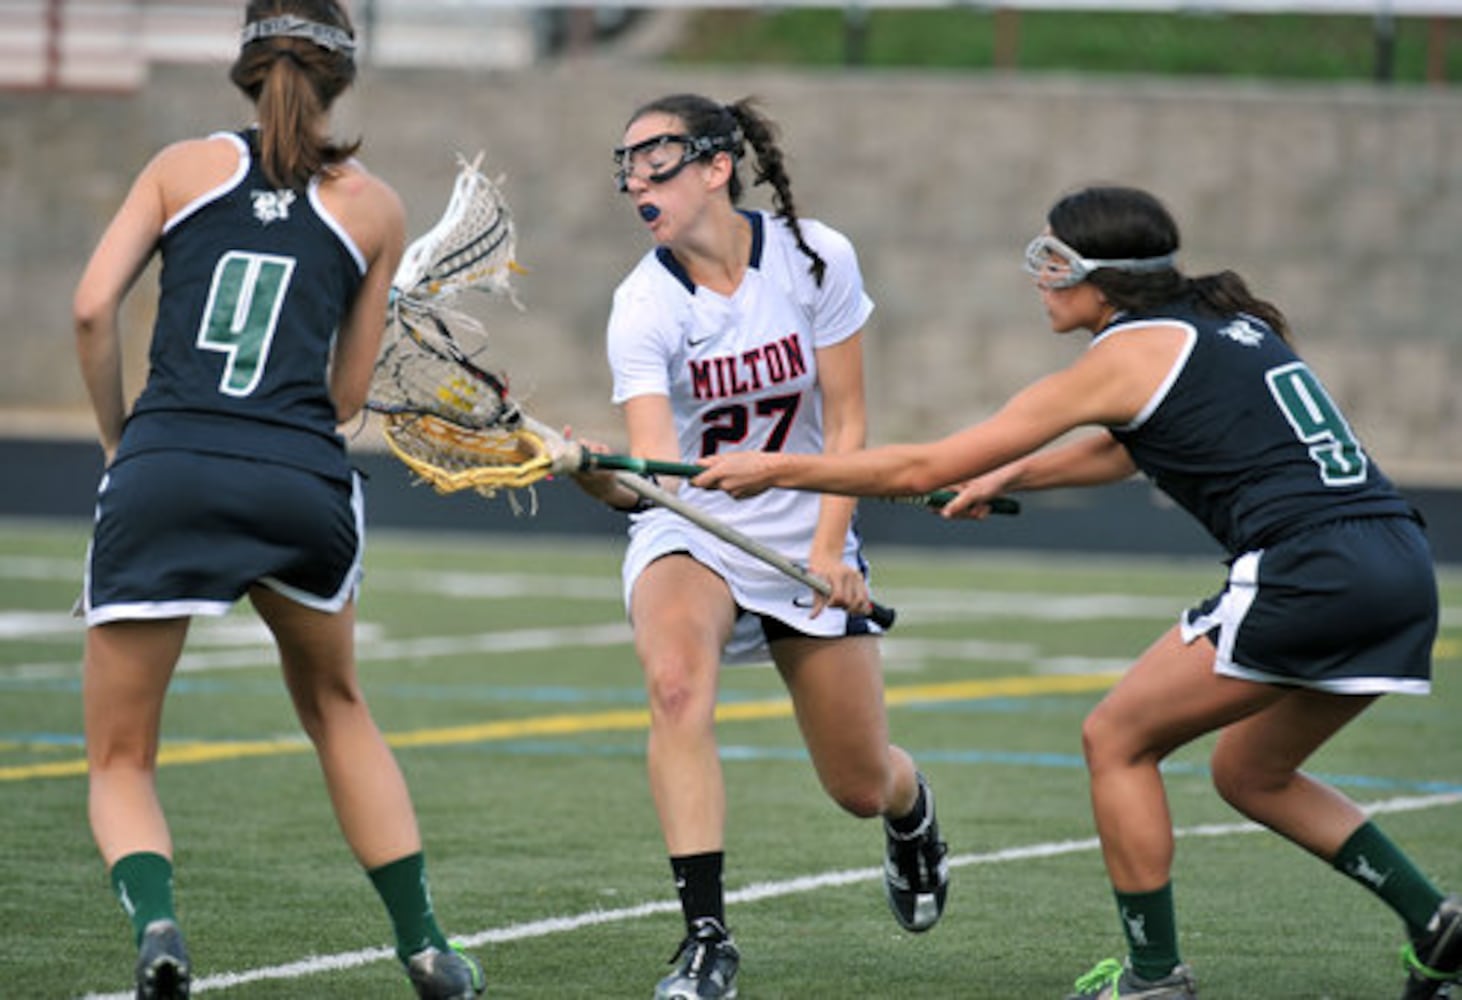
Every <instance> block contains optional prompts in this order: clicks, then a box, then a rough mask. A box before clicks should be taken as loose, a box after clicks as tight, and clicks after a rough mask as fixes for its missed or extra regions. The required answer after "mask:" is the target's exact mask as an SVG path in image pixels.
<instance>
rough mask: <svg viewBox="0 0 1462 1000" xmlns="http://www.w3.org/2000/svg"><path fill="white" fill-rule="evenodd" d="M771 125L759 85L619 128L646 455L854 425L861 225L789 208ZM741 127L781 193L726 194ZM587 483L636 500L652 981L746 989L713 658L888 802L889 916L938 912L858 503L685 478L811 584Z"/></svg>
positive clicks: (734, 186)
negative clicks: (669, 936)
mask: <svg viewBox="0 0 1462 1000" xmlns="http://www.w3.org/2000/svg"><path fill="white" fill-rule="evenodd" d="M775 140H776V132H775V127H774V125H773V124H772V123H771V122H770V121H769V120H768V119H766V118H765V117H763V116H762V114H761V113H760V111H759V109H758V108H756V106H755V105H754V104H753V103H752V102H751V101H749V100H743V101H739V102H737V103H735V104H731V105H722V104H719V103H717V102H715V101H712V100H709V99H707V98H705V97H701V96H698V95H690V94H678V95H672V96H667V97H664V98H661V99H659V100H656V101H653V102H651V103H649V104H646V105H645V106H644V107H642V108H640V109H639V110H638V111H636V112H635V113H634V114H633V116H632V117H631V118H630V121H629V124H628V126H627V128H626V130H625V133H624V139H623V145H622V146H620V147H619V148H618V149H616V150H615V153H614V156H615V162H616V166H617V174H616V178H617V181H618V184H619V189H620V191H622V192H623V193H624V194H625V195H627V196H628V197H629V199H630V200H631V202H632V203H633V206H634V208H635V211H636V212H637V213H638V215H639V217H640V218H641V220H643V221H644V223H645V224H646V226H647V227H648V229H649V231H650V235H651V236H652V237H653V238H654V240H655V244H656V245H655V247H654V248H653V249H652V250H651V251H649V252H648V253H647V254H646V255H645V256H644V258H643V259H642V260H641V261H640V262H639V264H638V265H637V266H636V267H635V268H634V270H633V271H632V272H631V273H630V274H629V276H628V277H626V278H625V280H624V281H623V282H622V283H621V284H620V286H619V288H618V290H617V291H616V292H615V296H614V305H613V311H612V313H611V315H610V318H609V331H608V353H609V362H610V366H611V369H612V372H613V379H614V390H613V391H614V401H615V403H617V404H620V405H622V407H623V411H624V417H625V422H626V428H627V432H628V436H629V449H630V451H631V452H632V453H633V454H635V455H638V456H641V457H645V458H653V459H662V460H669V461H676V462H686V463H696V462H699V461H701V460H702V459H704V458H706V457H708V456H710V455H714V454H717V453H718V452H724V451H728V450H746V449H755V450H765V451H795V452H822V451H829V452H843V451H850V450H853V449H856V448H860V447H862V446H863V444H864V437H865V428H866V415H865V408H864V390H863V353H862V351H863V348H862V339H863V338H862V328H863V325H864V323H865V322H866V320H867V319H868V316H869V314H870V313H871V312H872V309H873V304H872V302H871V301H870V299H869V298H868V296H867V295H866V294H865V293H864V290H863V282H862V277H861V275H860V273H859V270H858V261H857V256H856V254H855V253H854V250H853V247H852V245H851V244H850V243H849V242H848V240H847V239H846V238H845V237H844V236H842V235H841V234H840V233H838V232H836V231H834V230H833V229H830V228H829V227H827V226H825V225H822V224H821V223H818V222H814V221H812V220H810V219H798V218H797V214H796V210H795V208H794V207H793V202H792V192H791V188H790V184H789V181H788V178H787V175H786V172H785V170H784V169H783V165H782V152H781V150H780V149H779V148H778V146H777V144H776V141H775ZM748 147H749V148H750V150H751V152H752V153H753V154H754V155H755V158H756V174H755V179H756V183H762V182H766V183H768V184H770V185H771V187H772V189H773V191H774V207H775V213H768V212H763V211H746V210H742V209H739V208H738V207H737V202H738V201H739V198H740V196H741V193H742V182H741V179H740V177H739V174H738V167H739V164H740V161H741V159H742V157H743V156H745V155H746V152H747V150H748ZM580 483H581V485H583V487H584V488H585V489H586V490H587V491H588V492H590V493H591V494H592V495H594V496H597V497H599V498H600V499H602V500H604V501H605V502H606V503H608V504H610V505H611V506H614V507H618V508H621V509H625V510H632V511H633V512H634V514H633V517H632V523H631V527H630V542H629V547H628V551H627V553H626V556H625V561H624V590H625V601H626V605H627V607H628V609H629V614H630V618H631V621H632V623H633V626H634V634H635V648H636V651H637V653H638V655H639V658H640V661H641V664H642V665H643V668H644V673H645V684H646V687H647V690H648V695H649V702H650V714H651V726H650V738H649V748H648V758H649V773H650V786H651V791H652V792H653V795H654V798H655V806H656V809H657V811H658V813H659V818H660V826H661V831H662V833H663V835H664V838H665V845H666V848H667V850H668V851H669V854H670V864H671V870H672V872H673V874H674V877H675V882H676V886H677V889H678V890H679V892H680V898H681V906H682V910H683V913H684V917H685V939H684V940H683V941H682V943H681V946H680V948H679V950H678V952H677V953H676V956H675V957H674V958H673V959H672V965H673V968H672V969H671V971H670V973H669V974H668V975H666V976H665V977H664V978H663V979H662V980H661V981H660V982H659V984H658V986H657V988H656V990H655V996H656V997H657V998H660V1000H678V998H697V1000H699V998H706V997H733V996H735V995H736V973H737V967H738V963H739V953H738V951H737V949H736V946H735V945H734V944H733V943H732V940H731V936H730V934H729V932H728V930H727V927H726V917H725V901H724V894H723V890H722V870H723V864H724V832H725V814H726V805H725V787H724V782H723V777H722V773H721V766H720V761H719V756H718V751H717V746H716V735H715V725H714V713H715V704H716V691H717V682H718V676H719V671H720V666H721V664H722V662H728V663H729V662H738V661H746V660H755V659H760V660H765V659H767V658H768V657H769V658H770V659H771V660H772V661H773V662H774V663H775V664H776V667H777V670H778V671H779V672H780V673H781V676H782V679H783V681H784V682H785V683H786V685H787V689H788V691H789V692H790V693H791V696H792V701H793V704H794V706H795V709H796V714H797V722H798V725H799V726H800V728H801V730H802V735H803V738H804V740H805V742H806V745H807V749H808V751H809V753H810V755H811V758H812V762H813V765H814V767H815V768H816V770H817V774H818V777H819V779H820V780H821V782H822V785H823V787H824V788H825V789H826V790H827V793H828V794H829V795H830V796H831V797H832V798H833V800H834V801H836V802H837V803H838V804H839V805H840V806H842V807H843V808H844V809H846V810H847V811H848V812H850V813H852V814H853V815H855V816H858V817H865V818H867V817H873V816H881V817H883V819H884V828H885V834H886V848H885V850H886V865H885V869H886V885H887V895H888V901H889V904H890V906H891V908H892V910H893V912H894V915H895V916H896V917H897V919H898V921H899V923H900V924H901V925H902V926H903V927H905V928H906V929H908V930H911V931H924V930H927V929H929V928H930V927H932V926H933V925H934V923H935V922H936V921H937V920H938V919H939V916H940V913H941V911H942V910H943V906H944V898H945V892H946V888H947V885H948V864H947V862H946V860H945V852H946V848H945V845H944V843H943V842H942V841H941V840H940V837H939V829H938V825H937V823H936V822H935V818H934V802H933V796H932V794H931V792H930V790H929V786H928V784H927V782H926V781H925V780H924V779H923V777H922V776H921V775H920V774H919V773H918V772H917V771H916V770H915V766H914V762H913V760H912V759H911V758H910V757H909V755H908V754H907V753H905V752H904V751H903V750H901V749H900V748H898V747H896V746H892V745H890V744H889V742H888V723H887V718H886V715H885V712H884V703H883V678H882V667H881V660H880V655H879V646H878V638H877V633H878V631H879V629H878V627H877V626H876V625H874V624H873V623H872V622H871V621H869V619H868V618H866V617H864V613H866V612H867V611H868V610H869V608H870V597H869V592H868V582H867V565H866V563H864V561H863V558H862V555H861V552H860V547H859V540H858V536H857V534H856V533H855V532H854V530H853V513H854V504H855V502H854V501H852V500H849V499H846V498H842V497H833V496H820V495H818V494H813V493H795V492H778V491H773V492H770V493H767V494H764V495H762V496H761V497H758V498H757V499H756V500H754V501H751V502H737V501H734V500H732V499H730V498H729V497H727V496H725V495H723V494H718V493H715V492H708V491H704V490H698V489H694V488H692V487H690V486H689V485H688V484H687V483H680V484H679V485H678V490H679V494H680V496H681V497H682V498H683V499H685V500H686V501H688V502H690V503H693V504H695V505H696V506H697V507H700V508H702V509H703V510H705V511H706V512H707V513H709V514H711V515H712V516H714V517H715V518H716V519H718V520H721V521H723V522H725V523H727V524H729V525H731V526H733V527H735V528H738V529H740V530H741V531H742V532H744V533H745V534H747V535H750V536H751V537H752V538H754V539H756V540H757V541H759V542H761V543H763V544H764V545H767V546H769V547H771V548H773V549H775V550H776V551H777V552H780V553H782V554H783V555H785V556H787V557H788V558H790V559H794V560H796V561H798V562H801V563H805V564H806V565H807V567H808V568H809V569H810V570H811V572H813V573H814V574H816V575H818V576H820V577H822V578H824V579H826V580H827V581H828V582H829V584H830V585H831V593H830V594H829V595H827V596H821V595H818V594H816V593H814V592H812V591H810V590H809V589H808V588H807V587H806V586H804V585H802V584H799V583H797V582H796V581H793V580H791V579H789V578H788V577H786V576H784V575H783V574H782V573H780V572H779V571H777V570H775V569H773V568H772V567H770V566H768V565H766V564H765V563H763V562H761V561H758V560H756V559H753V558H751V557H750V556H748V555H746V554H745V553H744V552H742V551H741V550H740V549H738V548H735V547H733V546H731V545H729V544H727V543H725V542H723V541H721V540H720V539H719V538H717V537H715V536H714V535H712V534H711V533H709V532H707V531H705V530H703V529H702V528H700V527H697V526H695V525H693V524H691V523H689V522H688V521H686V520H685V519H683V518H681V517H679V516H678V515H677V514H675V513H674V512H672V511H669V510H664V509H643V507H642V505H639V504H638V501H639V498H638V497H637V496H636V495H634V494H632V493H631V492H630V491H629V490H628V489H627V488H626V487H624V486H623V485H621V484H618V483H616V482H615V481H614V480H613V479H612V478H611V477H609V476H608V475H605V474H598V473H596V474H586V475H583V476H581V477H580Z"/></svg>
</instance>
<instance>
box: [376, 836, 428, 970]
mask: <svg viewBox="0 0 1462 1000" xmlns="http://www.w3.org/2000/svg"><path fill="white" fill-rule="evenodd" d="M366 874H367V875H369V876H370V878H371V884H372V885H374V886H375V887H376V892H377V893H379V894H380V897H381V901H382V902H383V903H385V904H386V912H387V913H389V914H390V915H391V929H392V930H393V931H395V933H396V955H397V957H399V958H400V959H401V961H402V962H405V961H406V960H407V959H409V958H410V957H411V956H412V955H414V954H416V953H417V952H418V951H421V950H422V949H423V948H437V949H439V950H441V951H446V950H447V948H448V945H447V938H446V935H444V934H443V933H442V929H441V928H440V927H438V926H437V918H436V914H434V913H433V912H432V904H431V888H430V887H429V886H428V885H427V882H426V859H425V858H423V857H422V854H421V852H420V851H417V852H416V853H415V854H408V855H407V856H406V857H404V858H398V859H396V860H395V861H392V862H389V863H387V864H384V865H381V867H379V868H372V869H371V870H370V871H368V872H367V873H366Z"/></svg>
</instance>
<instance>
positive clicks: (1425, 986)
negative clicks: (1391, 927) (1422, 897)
mask: <svg viewBox="0 0 1462 1000" xmlns="http://www.w3.org/2000/svg"><path fill="white" fill-rule="evenodd" d="M1401 964H1402V965H1404V966H1405V967H1406V989H1405V990H1404V991H1403V992H1402V994H1401V1000H1441V998H1443V997H1448V996H1452V995H1453V994H1454V993H1456V991H1455V990H1453V989H1452V987H1453V985H1455V984H1457V983H1462V896H1457V895H1452V896H1448V897H1447V898H1446V899H1444V900H1442V902H1441V905H1440V906H1438V907H1437V912H1436V913H1433V914H1432V919H1431V920H1430V921H1429V922H1428V923H1427V925H1426V932H1425V933H1423V934H1422V935H1421V937H1419V938H1415V939H1413V940H1412V941H1411V942H1410V943H1409V944H1407V945H1406V947H1404V948H1402V949H1401Z"/></svg>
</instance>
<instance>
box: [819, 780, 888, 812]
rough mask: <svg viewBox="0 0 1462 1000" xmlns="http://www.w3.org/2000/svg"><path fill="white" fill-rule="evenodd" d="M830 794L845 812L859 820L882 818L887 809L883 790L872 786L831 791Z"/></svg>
mask: <svg viewBox="0 0 1462 1000" xmlns="http://www.w3.org/2000/svg"><path fill="white" fill-rule="evenodd" d="M828 794H829V795H831V796H832V800H833V801H834V802H836V803H837V804H838V805H839V806H840V807H841V808H842V809H843V811H844V812H847V813H850V814H851V815H853V816H856V817H858V818H859V819H872V818H873V817H874V816H880V815H882V814H883V812H884V810H885V809H886V808H887V806H886V799H885V797H884V795H883V792H882V790H881V789H879V788H875V787H873V786H872V785H863V786H852V787H848V788H839V789H829V790H828Z"/></svg>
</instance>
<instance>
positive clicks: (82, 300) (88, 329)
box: [71, 286, 116, 338]
mask: <svg viewBox="0 0 1462 1000" xmlns="http://www.w3.org/2000/svg"><path fill="white" fill-rule="evenodd" d="M115 311H116V303H115V302H114V301H113V300H112V299H111V298H110V297H109V296H105V295H98V294H96V293H95V292H92V291H90V290H88V289H87V288H86V287H85V286H83V287H81V288H79V289H77V291H76V295H75V297H74V298H73V299H72V300H71V323H72V326H73V327H74V329H75V330H76V336H77V337H82V338H85V337H92V336H95V335H96V334H98V333H100V332H102V331H103V330H105V329H106V328H107V326H108V323H107V320H108V318H109V317H111V316H112V315H114V314H115Z"/></svg>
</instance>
